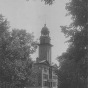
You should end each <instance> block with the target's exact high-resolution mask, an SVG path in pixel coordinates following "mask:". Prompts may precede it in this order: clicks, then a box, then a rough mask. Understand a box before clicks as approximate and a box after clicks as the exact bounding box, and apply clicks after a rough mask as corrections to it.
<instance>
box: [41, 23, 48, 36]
mask: <svg viewBox="0 0 88 88" xmlns="http://www.w3.org/2000/svg"><path fill="white" fill-rule="evenodd" d="M41 35H42V36H49V29H48V28H47V27H46V24H45V25H44V27H43V28H42V30H41Z"/></svg>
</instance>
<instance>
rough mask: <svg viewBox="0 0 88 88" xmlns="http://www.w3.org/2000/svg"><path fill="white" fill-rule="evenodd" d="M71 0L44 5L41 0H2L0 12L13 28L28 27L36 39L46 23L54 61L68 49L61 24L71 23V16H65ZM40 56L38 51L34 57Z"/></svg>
mask: <svg viewBox="0 0 88 88" xmlns="http://www.w3.org/2000/svg"><path fill="white" fill-rule="evenodd" d="M68 1H69V0H55V2H54V4H53V5H51V6H49V5H44V2H41V1H40V0H36V1H35V0H29V1H26V0H0V14H2V15H4V16H5V18H7V20H8V21H10V26H11V28H18V29H26V30H27V31H28V32H30V33H31V32H34V36H35V39H38V38H39V37H40V32H41V29H42V27H43V26H44V24H45V23H46V26H47V27H48V29H49V31H50V37H51V43H52V44H53V47H52V62H54V63H57V61H56V60H55V59H56V57H57V56H59V55H61V54H62V53H63V52H65V51H66V49H67V47H68V46H67V44H65V43H64V42H65V41H66V40H67V39H66V38H65V36H64V34H63V33H61V29H60V26H61V25H69V24H70V22H71V20H70V17H65V15H66V12H67V11H66V10H65V3H66V2H68ZM37 56H38V52H36V53H35V54H34V55H33V56H32V57H33V58H34V59H35V58H36V57H37Z"/></svg>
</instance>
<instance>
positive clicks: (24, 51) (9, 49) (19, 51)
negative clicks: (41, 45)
mask: <svg viewBox="0 0 88 88" xmlns="http://www.w3.org/2000/svg"><path fill="white" fill-rule="evenodd" d="M0 19H1V21H0V30H1V32H0V33H1V35H0V81H1V82H9V83H11V84H13V85H15V86H16V85H17V86H18V85H19V86H20V87H21V86H25V85H26V83H27V81H28V76H30V74H31V68H32V63H33V62H32V59H31V57H30V54H33V53H34V52H35V50H36V48H37V44H36V43H37V42H36V41H34V36H33V34H31V33H27V32H26V30H23V29H21V30H19V29H13V30H12V31H9V30H8V29H9V26H8V22H7V21H6V20H4V18H3V17H2V16H1V17H0ZM29 80H31V79H29Z"/></svg>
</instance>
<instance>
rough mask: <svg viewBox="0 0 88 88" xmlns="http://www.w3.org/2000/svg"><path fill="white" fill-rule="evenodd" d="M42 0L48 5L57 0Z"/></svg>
mask: <svg viewBox="0 0 88 88" xmlns="http://www.w3.org/2000/svg"><path fill="white" fill-rule="evenodd" d="M26 1H29V0H26ZM41 1H44V2H45V4H46V5H47V4H48V5H52V4H53V2H54V1H55V0H41Z"/></svg>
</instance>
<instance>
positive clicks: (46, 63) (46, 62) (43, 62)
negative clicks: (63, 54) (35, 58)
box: [36, 60, 50, 66]
mask: <svg viewBox="0 0 88 88" xmlns="http://www.w3.org/2000/svg"><path fill="white" fill-rule="evenodd" d="M36 64H43V65H47V66H50V64H49V62H48V61H47V60H42V61H40V62H38V63H36Z"/></svg>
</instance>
